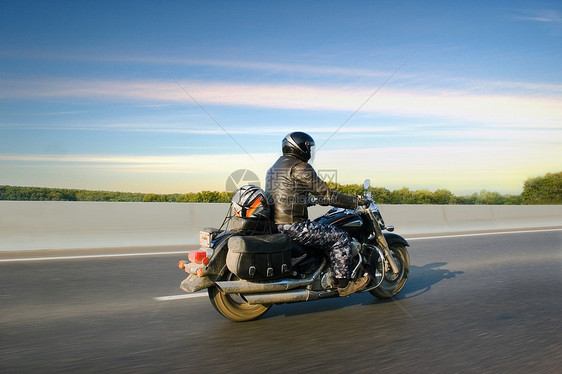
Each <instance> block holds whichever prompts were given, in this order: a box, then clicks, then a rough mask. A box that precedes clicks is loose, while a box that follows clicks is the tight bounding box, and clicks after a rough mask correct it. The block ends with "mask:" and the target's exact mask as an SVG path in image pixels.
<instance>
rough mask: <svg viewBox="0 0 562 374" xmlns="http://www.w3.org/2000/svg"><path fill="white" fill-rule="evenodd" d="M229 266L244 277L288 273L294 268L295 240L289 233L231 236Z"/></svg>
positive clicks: (266, 278) (273, 277)
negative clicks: (292, 256) (292, 255)
mask: <svg viewBox="0 0 562 374" xmlns="http://www.w3.org/2000/svg"><path fill="white" fill-rule="evenodd" d="M226 266H227V267H228V270H230V271H231V272H232V273H234V274H236V275H237V276H238V277H239V278H240V279H246V280H256V281H257V280H270V279H275V278H280V277H283V276H286V275H288V274H289V272H290V271H291V239H290V238H289V237H288V236H287V235H285V234H270V235H252V236H233V237H231V238H230V239H228V254H227V256H226Z"/></svg>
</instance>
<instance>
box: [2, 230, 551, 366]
mask: <svg viewBox="0 0 562 374" xmlns="http://www.w3.org/2000/svg"><path fill="white" fill-rule="evenodd" d="M408 239H410V244H411V248H410V257H411V263H412V266H411V272H410V278H409V280H408V283H407V285H406V287H405V289H404V290H403V291H402V293H400V294H399V297H398V298H397V299H396V300H393V301H380V300H376V299H375V298H373V297H372V296H371V295H370V294H355V295H352V296H350V297H348V298H341V299H328V300H318V301H313V302H309V303H300V304H284V305H278V306H274V307H273V308H272V309H271V310H270V311H269V312H268V313H267V314H265V315H264V316H263V317H262V318H261V319H259V320H257V321H253V322H246V323H235V322H230V321H228V320H226V319H224V318H223V317H222V316H220V315H219V314H218V313H216V312H215V310H214V309H213V307H212V306H211V304H210V303H209V300H208V299H207V297H206V296H204V297H194V298H189V299H167V298H166V297H167V296H173V295H182V293H181V291H180V290H179V288H178V285H179V282H180V281H181V280H182V279H183V275H184V274H183V273H182V272H181V271H180V270H179V269H177V262H178V260H179V259H180V258H181V257H182V256H181V255H179V254H178V253H181V252H182V251H183V250H185V248H178V247H174V248H163V249H162V248H150V249H143V250H142V251H141V250H138V249H137V250H134V249H133V250H131V249H125V248H123V249H113V250H99V251H60V252H56V251H49V252H45V251H43V252H40V253H39V252H19V253H13V252H12V253H6V252H4V253H0V372H1V373H24V372H28V373H29V372H31V373H42V372H44V373H54V372H56V373H72V372H80V373H85V372H86V373H87V372H103V371H106V372H127V373H129V372H130V373H154V372H166V373H174V372H182V373H185V372H210V373H223V372H225V373H226V372H228V373H247V372H256V373H260V372H267V373H288V372H290V373H309V372H330V373H346V372H357V373H376V372H393V373H510V374H513V373H525V374H526V373H529V372H532V373H556V372H560V366H561V365H562V345H561V335H562V323H561V315H562V313H561V311H562V297H561V295H562V278H561V265H562V244H561V243H562V231H560V229H558V230H557V231H556V230H547V231H534V232H523V233H504V234H502V233H495V234H494V235H488V234H485V235H477V236H454V235H453V236H450V235H449V236H444V237H437V238H435V237H433V238H408ZM136 252H142V253H141V254H142V256H141V255H136V254H134V253H136ZM158 252H166V253H164V254H158ZM108 253H113V254H115V253H118V254H133V255H132V256H117V257H97V256H98V255H102V256H103V255H104V254H108ZM62 256H64V257H62ZM73 256H82V257H79V258H72V257H73ZM38 257H42V258H38ZM53 257H58V259H52V258H53ZM61 257H62V258H61ZM8 260H9V261H8ZM24 260H25V261H24Z"/></svg>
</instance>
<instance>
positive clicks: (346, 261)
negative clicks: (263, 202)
mask: <svg viewBox="0 0 562 374" xmlns="http://www.w3.org/2000/svg"><path fill="white" fill-rule="evenodd" d="M282 151H283V155H282V156H281V157H280V158H279V159H278V160H277V161H276V162H275V164H273V166H272V167H271V168H270V169H269V170H268V172H267V176H266V192H267V193H268V194H269V196H270V198H271V199H272V203H273V205H274V209H273V220H274V222H275V224H276V225H277V227H278V229H279V231H280V232H282V233H285V234H287V235H289V236H290V237H291V239H292V240H294V241H295V242H297V243H299V244H301V245H304V246H313V247H322V248H331V250H330V259H331V263H332V270H333V271H334V274H335V277H336V283H337V287H338V292H339V294H340V296H348V295H350V294H352V293H354V292H356V291H358V290H360V289H362V288H364V287H365V286H366V285H367V284H368V282H369V275H368V274H366V275H364V276H363V277H360V278H358V279H350V274H351V271H350V270H351V257H352V254H351V246H350V241H351V239H350V237H349V235H348V234H347V233H346V232H345V231H343V230H342V229H340V228H338V227H335V226H332V225H326V224H322V223H319V222H316V221H311V220H309V219H308V210H307V201H308V197H309V194H312V195H314V196H316V197H317V199H318V202H319V203H320V204H321V205H332V206H336V207H341V208H348V209H354V208H356V207H357V206H358V205H365V204H368V200H367V199H365V198H360V197H359V198H358V197H355V196H350V195H344V194H341V193H339V192H336V191H333V190H331V189H330V187H329V186H328V184H327V183H326V182H324V181H323V180H322V179H321V178H319V177H318V175H317V173H316V171H315V170H314V168H313V167H312V166H311V165H310V164H311V163H312V162H313V160H314V151H315V143H314V140H313V139H312V137H311V136H310V135H308V134H306V133H303V132H292V133H290V134H288V135H287V136H285V138H284V139H283V141H282Z"/></svg>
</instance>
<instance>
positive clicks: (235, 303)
mask: <svg viewBox="0 0 562 374" xmlns="http://www.w3.org/2000/svg"><path fill="white" fill-rule="evenodd" d="M222 278H223V279H224V280H238V277H236V276H235V275H234V274H232V273H230V272H229V271H227V274H225V275H224V276H223V277H222ZM208 292H209V299H210V300H211V304H213V307H215V309H216V310H217V312H219V313H220V314H222V315H223V316H224V317H226V318H228V319H229V320H232V321H236V322H245V321H251V320H254V319H256V318H258V317H260V316H261V315H262V314H264V313H265V312H267V311H268V310H269V308H271V305H263V304H252V305H250V304H248V302H247V301H245V300H244V299H243V298H242V296H240V295H239V294H225V293H223V292H220V291H219V289H218V287H216V286H213V287H209V288H208Z"/></svg>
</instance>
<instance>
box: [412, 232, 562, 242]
mask: <svg viewBox="0 0 562 374" xmlns="http://www.w3.org/2000/svg"><path fill="white" fill-rule="evenodd" d="M552 231H562V229H537V230H518V231H496V232H475V233H472V234H455V235H437V236H422V237H419V238H407V239H406V240H408V241H410V240H430V239H448V238H464V237H471V236H489V235H507V234H528V233H535V232H552Z"/></svg>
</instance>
